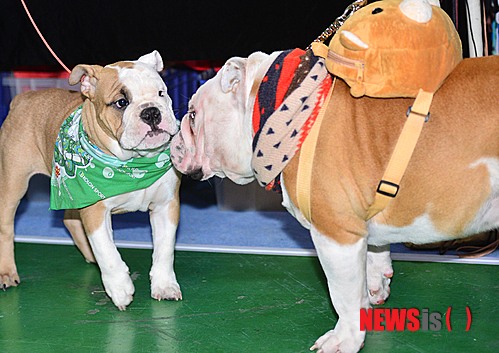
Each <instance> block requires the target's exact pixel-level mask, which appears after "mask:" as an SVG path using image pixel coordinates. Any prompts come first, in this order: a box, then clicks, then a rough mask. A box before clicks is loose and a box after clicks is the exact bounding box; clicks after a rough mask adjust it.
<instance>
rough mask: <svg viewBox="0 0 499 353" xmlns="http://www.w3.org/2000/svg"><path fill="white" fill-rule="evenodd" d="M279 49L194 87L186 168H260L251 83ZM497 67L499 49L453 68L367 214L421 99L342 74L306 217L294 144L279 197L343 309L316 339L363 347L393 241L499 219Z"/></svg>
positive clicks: (222, 173) (176, 148)
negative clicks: (359, 89)
mask: <svg viewBox="0 0 499 353" xmlns="http://www.w3.org/2000/svg"><path fill="white" fill-rule="evenodd" d="M280 55H281V52H276V53H272V54H270V55H267V54H264V53H261V52H257V53H254V54H251V55H250V56H249V57H248V58H239V57H234V58H231V59H229V60H228V61H227V62H226V63H225V65H224V66H223V67H222V69H221V70H220V71H219V72H218V73H217V75H216V76H215V77H214V78H212V79H211V80H209V81H207V82H206V83H205V84H204V85H203V86H201V87H200V88H199V89H198V91H197V92H196V93H195V94H194V95H193V96H192V98H191V100H190V103H189V111H188V113H187V114H186V115H185V116H184V117H183V119H182V122H181V127H180V133H179V134H177V135H176V136H175V137H174V139H173V141H172V145H171V148H172V161H173V164H174V166H175V167H176V168H177V169H178V170H179V171H180V172H182V173H184V174H188V175H191V176H192V177H193V178H195V179H198V180H206V179H209V178H211V177H212V176H214V175H216V176H219V177H222V178H223V177H228V178H230V179H231V180H232V181H234V182H235V183H238V184H246V183H248V182H251V181H252V180H254V179H255V178H256V177H259V175H256V174H255V169H254V164H255V158H256V157H257V156H256V155H257V154H258V151H253V145H257V144H258V142H257V143H255V142H254V136H257V135H258V134H260V135H261V134H263V132H261V131H256V130H257V129H255V128H254V127H255V111H256V109H255V106H256V104H255V102H256V100H257V98H258V97H259V96H258V93H257V92H256V91H258V87H259V86H262V85H263V83H266V82H267V81H268V72H270V70H271V69H272V70H274V69H275V67H278V66H279V65H281V64H282V62H280V63H278V64H276V62H277V59H278V58H279V56H280ZM498 72H499V58H497V57H486V58H478V59H465V60H463V61H462V62H461V63H460V64H459V65H458V67H457V68H456V69H455V70H454V71H453V73H451V75H450V76H449V77H448V78H447V80H446V81H445V83H444V84H443V86H442V87H441V88H440V89H439V90H438V92H437V93H436V94H435V96H434V99H433V103H432V106H431V118H430V120H429V121H428V122H427V123H426V124H425V126H424V128H423V132H422V135H421V137H420V139H419V141H418V144H417V147H416V150H415V152H414V154H413V156H412V159H411V161H410V164H409V167H408V169H407V171H406V174H405V176H404V179H403V180H402V183H401V184H400V191H399V193H398V195H397V196H396V197H395V198H394V199H393V200H392V201H391V203H389V205H388V207H387V208H385V210H384V211H383V212H381V213H378V214H377V215H376V216H375V217H373V218H371V219H369V220H368V209H369V207H370V205H372V204H373V201H374V198H375V194H376V189H377V186H378V183H379V182H380V179H381V177H382V175H383V172H384V170H385V168H386V165H387V163H388V160H389V158H390V155H391V151H392V150H393V147H394V145H395V143H396V141H397V139H398V137H399V135H400V131H401V130H402V127H403V125H404V122H405V116H404V114H405V112H406V111H407V109H408V107H409V106H411V105H412V104H413V102H414V100H413V99H407V98H393V99H373V98H369V97H364V98H359V99H356V98H353V97H352V96H351V95H350V93H349V87H348V85H347V84H346V83H345V82H343V81H342V80H340V79H336V84H335V87H334V91H333V93H332V98H331V101H330V104H329V105H328V106H327V107H325V108H324V109H326V111H325V116H324V120H323V121H322V125H321V129H320V132H319V136H318V142H317V145H316V152H315V158H314V160H313V171H312V181H311V195H310V197H311V218H312V221H311V222H309V221H307V220H306V219H305V218H304V217H303V215H302V212H301V211H300V209H298V207H297V196H296V189H297V183H296V179H297V168H298V163H299V159H300V152H299V151H298V152H297V153H296V154H295V156H294V157H293V158H292V159H291V160H290V161H289V163H288V164H287V165H286V166H285V168H284V170H283V171H282V175H281V184H282V188H283V205H284V206H285V207H286V208H287V209H288V211H289V212H290V213H291V214H292V215H294V216H295V217H296V218H297V219H298V220H299V221H300V222H301V223H302V224H303V226H305V227H306V228H308V229H310V233H311V236H312V239H313V242H314V244H315V247H316V249H317V254H318V257H319V260H320V262H321V265H322V267H323V269H324V272H325V274H326V277H327V281H328V286H329V291H330V296H331V300H332V303H333V305H334V308H335V310H336V312H337V313H338V316H339V320H338V322H337V324H336V326H335V328H334V329H333V330H331V331H329V332H327V333H325V334H324V335H323V336H322V337H320V338H319V339H318V340H317V341H316V342H315V344H314V345H313V346H312V349H317V350H319V351H320V352H356V351H358V350H359V349H360V348H361V347H362V345H363V342H364V338H365V332H363V331H360V325H359V311H360V310H361V309H362V308H367V307H369V306H370V303H371V304H381V303H383V302H384V301H385V300H386V299H387V297H388V296H389V294H390V288H389V284H390V280H391V278H392V275H393V270H392V266H391V259H390V253H389V244H390V243H394V242H412V243H429V242H434V241H441V240H449V239H455V238H464V237H466V236H469V235H472V234H476V233H478V232H481V231H487V230H491V229H495V228H497V227H498V226H499V139H498V138H497V136H499V112H498V110H497V102H498V96H497V93H496V92H498V89H499V75H498V74H497V73H498ZM260 98H264V99H266V98H268V97H266V96H263V97H260ZM260 103H261V102H260ZM283 104H284V103H283ZM258 107H259V108H258V109H261V105H259V106H258ZM282 107H283V105H281V106H279V108H278V109H277V110H279V109H281V108H282ZM256 125H258V123H257V124H256ZM274 132H275V130H274V129H271V130H270V129H269V130H268V131H267V134H271V133H272V134H274ZM274 147H275V146H274ZM255 154H256V155H255Z"/></svg>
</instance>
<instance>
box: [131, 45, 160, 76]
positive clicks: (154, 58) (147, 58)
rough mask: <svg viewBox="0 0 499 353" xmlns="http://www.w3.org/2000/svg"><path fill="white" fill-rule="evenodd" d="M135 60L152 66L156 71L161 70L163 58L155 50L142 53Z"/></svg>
mask: <svg viewBox="0 0 499 353" xmlns="http://www.w3.org/2000/svg"><path fill="white" fill-rule="evenodd" d="M137 61H139V62H141V63H144V64H147V65H150V66H152V67H153V68H154V69H155V70H156V71H158V72H160V71H162V70H163V59H162V58H161V54H159V52H158V51H157V50H154V51H152V52H151V53H149V54H146V55H142V56H141V57H140V58H139V60H137Z"/></svg>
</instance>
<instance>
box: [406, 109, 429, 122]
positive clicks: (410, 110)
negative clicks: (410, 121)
mask: <svg viewBox="0 0 499 353" xmlns="http://www.w3.org/2000/svg"><path fill="white" fill-rule="evenodd" d="M411 113H412V114H416V115H419V116H422V117H424V122H425V123H427V122H428V120H430V112H428V114H426V115H424V114H421V113H418V112H413V111H412V105H411V106H409V108H407V112H406V113H405V115H406V116H407V117H409V114H411Z"/></svg>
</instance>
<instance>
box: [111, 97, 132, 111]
mask: <svg viewBox="0 0 499 353" xmlns="http://www.w3.org/2000/svg"><path fill="white" fill-rule="evenodd" d="M128 104H130V102H128V101H127V100H126V99H125V98H121V99H118V100H117V101H116V102H114V105H115V106H116V107H117V108H118V109H123V108H126V107H127V106H128Z"/></svg>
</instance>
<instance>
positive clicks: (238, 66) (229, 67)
mask: <svg viewBox="0 0 499 353" xmlns="http://www.w3.org/2000/svg"><path fill="white" fill-rule="evenodd" d="M245 66H246V60H245V59H243V58H231V59H229V60H227V62H226V63H225V65H224V66H223V67H222V72H221V78H220V85H221V86H222V92H224V93H228V92H231V91H232V92H236V90H237V88H238V86H239V82H241V81H242V79H243V74H244V68H245Z"/></svg>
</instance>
